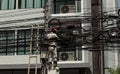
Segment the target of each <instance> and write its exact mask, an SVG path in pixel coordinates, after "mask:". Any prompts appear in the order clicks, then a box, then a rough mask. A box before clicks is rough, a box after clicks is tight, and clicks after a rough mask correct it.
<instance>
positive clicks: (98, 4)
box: [91, 0, 104, 74]
mask: <svg viewBox="0 0 120 74" xmlns="http://www.w3.org/2000/svg"><path fill="white" fill-rule="evenodd" d="M91 15H92V34H93V49H92V56H93V57H92V58H93V74H104V67H103V66H104V62H103V54H104V49H103V44H102V43H101V41H100V37H99V36H98V35H99V33H100V32H102V0H91ZM96 37H98V38H96Z"/></svg>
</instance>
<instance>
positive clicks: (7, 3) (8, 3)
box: [0, 0, 16, 10]
mask: <svg viewBox="0 0 120 74" xmlns="http://www.w3.org/2000/svg"><path fill="white" fill-rule="evenodd" d="M15 6H16V2H15V0H0V9H1V10H9V9H15Z"/></svg>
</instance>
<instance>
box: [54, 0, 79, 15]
mask: <svg viewBox="0 0 120 74" xmlns="http://www.w3.org/2000/svg"><path fill="white" fill-rule="evenodd" d="M80 10H81V1H80V0H77V1H75V0H55V3H54V12H55V13H76V12H80Z"/></svg>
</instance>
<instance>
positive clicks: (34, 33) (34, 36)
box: [28, 25, 39, 74]
mask: <svg viewBox="0 0 120 74" xmlns="http://www.w3.org/2000/svg"><path fill="white" fill-rule="evenodd" d="M33 42H34V43H35V47H34V44H33ZM38 48H39V25H32V28H31V38H30V53H29V63H28V74H30V69H31V61H32V59H33V58H35V59H36V63H35V74H37V69H38V54H39V53H38ZM33 51H35V53H34V52H33ZM33 53H34V55H33Z"/></svg>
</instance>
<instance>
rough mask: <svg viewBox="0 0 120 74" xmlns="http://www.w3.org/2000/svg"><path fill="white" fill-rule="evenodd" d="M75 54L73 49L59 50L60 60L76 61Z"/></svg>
mask: <svg viewBox="0 0 120 74" xmlns="http://www.w3.org/2000/svg"><path fill="white" fill-rule="evenodd" d="M74 60H75V54H74V52H73V51H70V52H59V61H74Z"/></svg>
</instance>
